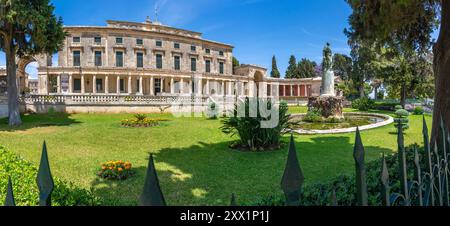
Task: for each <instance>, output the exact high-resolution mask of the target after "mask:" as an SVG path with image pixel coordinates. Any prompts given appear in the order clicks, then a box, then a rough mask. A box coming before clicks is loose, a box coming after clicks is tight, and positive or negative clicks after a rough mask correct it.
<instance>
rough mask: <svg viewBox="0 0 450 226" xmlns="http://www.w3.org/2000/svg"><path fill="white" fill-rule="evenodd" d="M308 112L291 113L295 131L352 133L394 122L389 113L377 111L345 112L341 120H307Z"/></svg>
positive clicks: (299, 132)
mask: <svg viewBox="0 0 450 226" xmlns="http://www.w3.org/2000/svg"><path fill="white" fill-rule="evenodd" d="M305 115H306V114H295V115H291V122H293V123H294V126H293V132H295V133H298V134H339V133H352V132H355V131H356V128H358V127H359V130H360V131H364V130H369V129H375V128H378V127H383V126H386V125H389V124H392V123H393V122H394V118H392V117H391V116H389V115H383V114H375V113H360V112H354V113H344V114H343V115H344V119H343V120H342V121H339V122H306V121H304V120H303V118H304V117H305Z"/></svg>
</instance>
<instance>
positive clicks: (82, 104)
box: [0, 20, 321, 112]
mask: <svg viewBox="0 0 450 226" xmlns="http://www.w3.org/2000/svg"><path fill="white" fill-rule="evenodd" d="M65 30H66V31H67V33H68V36H67V38H66V40H65V45H64V48H62V49H61V50H60V51H59V52H58V61H57V62H58V66H53V65H52V62H53V60H52V56H50V55H39V56H34V57H29V58H25V59H18V78H19V79H21V81H20V84H21V86H20V87H21V88H20V90H21V91H23V90H24V87H25V86H27V84H26V82H25V80H28V76H27V75H26V73H25V67H26V65H28V64H29V63H30V62H33V61H36V62H37V63H38V65H39V67H38V82H37V89H36V91H37V94H31V95H27V97H26V98H25V99H24V100H25V102H26V104H27V106H28V109H27V110H30V108H32V109H31V110H33V111H40V110H45V106H43V105H42V104H49V103H50V104H53V105H55V106H57V107H58V106H59V108H61V109H62V110H66V111H72V112H85V111H98V110H100V109H102V110H101V111H108V110H105V109H106V108H105V107H108V106H109V107H111V109H112V108H116V109H112V110H110V111H120V112H123V111H127V109H131V108H129V107H132V109H134V110H136V111H149V110H150V109H151V108H152V107H153V108H154V106H157V105H161V104H168V103H170V101H174V100H176V99H180V98H192V97H196V98H207V97H209V96H224V97H233V96H251V97H256V96H260V97H271V96H276V97H279V98H280V99H285V100H288V101H291V102H296V101H302V100H306V99H307V98H308V97H309V96H314V95H319V93H320V86H321V78H320V77H319V78H310V79H293V80H287V79H275V78H269V77H268V76H267V70H266V69H265V68H263V67H259V66H256V65H241V66H239V67H236V68H234V69H233V64H232V58H233V48H234V47H233V46H231V45H229V44H224V43H220V42H216V41H210V40H206V39H204V38H202V34H201V33H198V32H193V31H188V30H183V29H178V28H173V27H168V26H165V25H162V24H160V23H156V22H151V21H150V20H147V21H146V22H144V23H135V22H123V21H107V26H68V27H65ZM2 74H3V76H4V75H5V74H6V73H5V71H4V70H0V76H1V75H2ZM2 90H3V89H2ZM39 103H40V104H41V105H40V104H39ZM127 107H128V108H127ZM137 107H140V108H139V109H138V108H137ZM134 110H133V111H134Z"/></svg>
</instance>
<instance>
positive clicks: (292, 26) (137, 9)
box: [0, 0, 351, 74]
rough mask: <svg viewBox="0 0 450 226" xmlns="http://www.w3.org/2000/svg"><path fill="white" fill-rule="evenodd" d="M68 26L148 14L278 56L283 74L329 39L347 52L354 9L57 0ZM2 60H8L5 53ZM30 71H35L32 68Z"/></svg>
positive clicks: (254, 59)
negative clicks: (347, 32) (290, 63)
mask: <svg viewBox="0 0 450 226" xmlns="http://www.w3.org/2000/svg"><path fill="white" fill-rule="evenodd" d="M53 3H54V5H55V6H56V14H57V15H59V16H62V17H63V20H64V24H65V25H105V23H106V22H105V21H106V20H108V19H112V20H125V21H135V22H143V21H145V18H146V16H150V17H151V19H152V20H155V6H156V5H158V8H159V13H158V14H159V16H158V20H159V21H160V22H161V23H163V24H165V25H168V26H174V27H178V28H183V29H188V30H193V31H198V32H202V33H203V37H204V38H206V39H210V40H214V41H219V42H224V43H228V44H232V45H234V46H235V49H234V55H235V56H236V57H237V58H238V59H239V60H240V61H241V63H248V64H257V65H261V66H264V67H267V68H268V69H270V68H271V59H272V56H273V55H276V57H277V61H278V67H279V69H280V71H281V72H282V74H284V71H285V70H286V68H287V63H288V60H289V56H290V55H291V54H294V55H296V57H297V60H300V59H301V58H309V59H311V60H315V61H317V62H320V61H321V58H322V56H321V55H322V49H323V46H324V44H325V43H326V42H330V43H331V44H332V48H333V51H334V52H338V53H348V52H349V47H348V45H347V38H346V36H345V35H344V34H343V30H344V28H346V27H347V26H348V23H347V19H348V16H349V15H350V13H351V10H350V8H349V7H348V6H347V4H346V3H345V1H344V0H314V1H311V0H129V1H124V0H77V1H66V0H54V1H53ZM0 65H5V59H4V54H3V53H1V54H0ZM30 68H32V67H29V68H28V69H29V72H31V73H33V70H32V69H30Z"/></svg>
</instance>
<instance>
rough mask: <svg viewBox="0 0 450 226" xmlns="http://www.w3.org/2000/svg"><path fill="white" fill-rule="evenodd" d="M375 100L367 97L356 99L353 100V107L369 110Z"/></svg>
mask: <svg viewBox="0 0 450 226" xmlns="http://www.w3.org/2000/svg"><path fill="white" fill-rule="evenodd" d="M374 104H375V102H374V101H373V100H371V99H369V98H367V97H363V98H359V99H356V100H354V101H353V102H352V108H354V109H358V110H360V111H368V110H369V109H372V108H373V106H374Z"/></svg>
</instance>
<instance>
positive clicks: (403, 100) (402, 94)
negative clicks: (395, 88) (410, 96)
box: [400, 83, 406, 109]
mask: <svg viewBox="0 0 450 226" xmlns="http://www.w3.org/2000/svg"><path fill="white" fill-rule="evenodd" d="M400 105H402V107H403V109H406V84H404V83H403V84H402V89H401V90H400Z"/></svg>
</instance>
